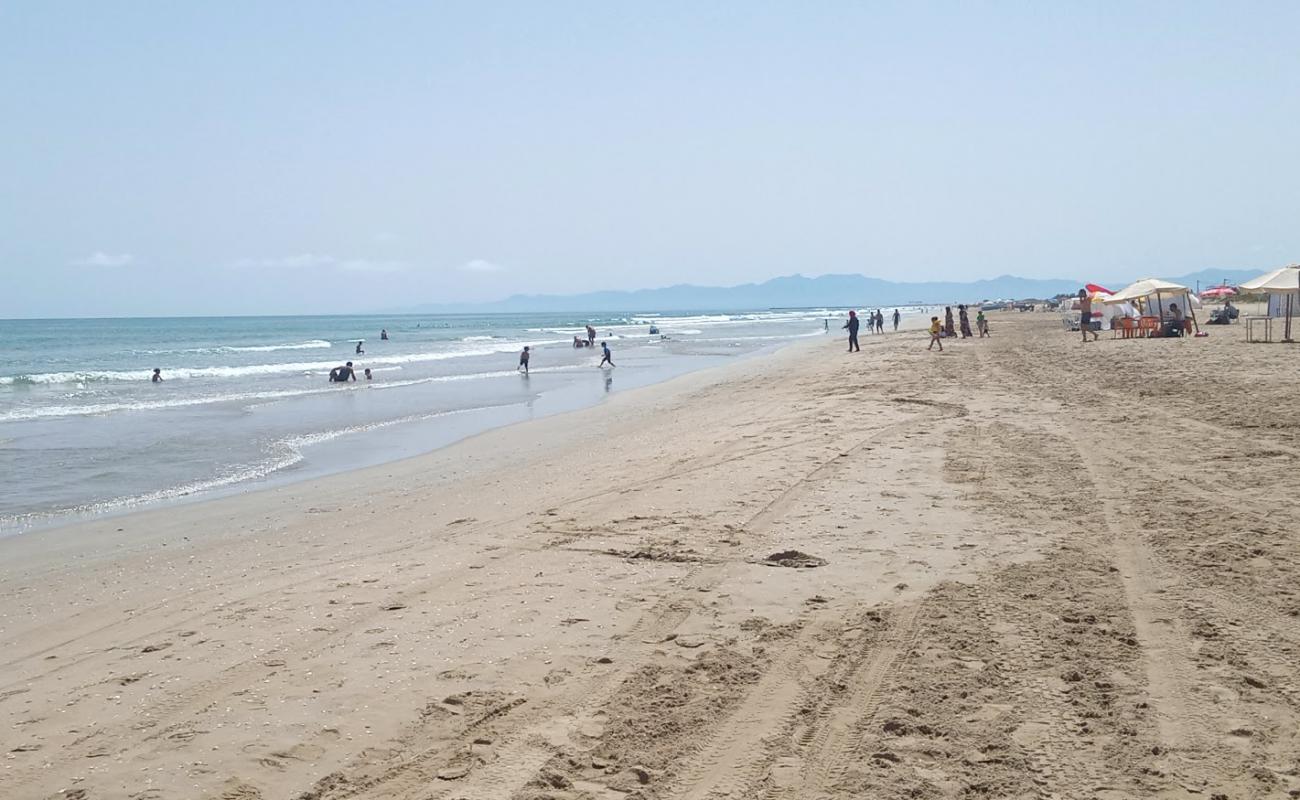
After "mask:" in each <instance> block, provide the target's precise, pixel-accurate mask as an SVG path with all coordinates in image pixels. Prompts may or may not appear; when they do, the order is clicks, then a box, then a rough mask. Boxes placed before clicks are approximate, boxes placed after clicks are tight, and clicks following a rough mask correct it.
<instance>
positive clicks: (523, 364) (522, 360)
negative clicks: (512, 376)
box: [519, 345, 530, 375]
mask: <svg viewBox="0 0 1300 800" xmlns="http://www.w3.org/2000/svg"><path fill="white" fill-rule="evenodd" d="M529 355H530V354H529V352H528V345H524V349H523V350H522V351H521V352H520V353H519V371H520V372H522V373H524V374H525V375H527V374H528V358H529Z"/></svg>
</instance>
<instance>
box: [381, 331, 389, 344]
mask: <svg viewBox="0 0 1300 800" xmlns="http://www.w3.org/2000/svg"><path fill="white" fill-rule="evenodd" d="M379 340H380V341H381V342H386V341H388V329H387V328H380V329H379Z"/></svg>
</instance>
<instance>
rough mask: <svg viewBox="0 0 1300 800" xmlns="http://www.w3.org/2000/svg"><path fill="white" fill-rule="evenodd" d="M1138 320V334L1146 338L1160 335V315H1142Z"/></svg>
mask: <svg viewBox="0 0 1300 800" xmlns="http://www.w3.org/2000/svg"><path fill="white" fill-rule="evenodd" d="M1137 322H1138V325H1137V329H1138V336H1141V337H1142V338H1144V339H1149V338H1151V337H1152V336H1157V335H1159V333H1160V318H1159V317H1141V318H1139V319H1138V321H1137Z"/></svg>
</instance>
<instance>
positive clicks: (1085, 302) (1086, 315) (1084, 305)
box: [1079, 289, 1101, 342]
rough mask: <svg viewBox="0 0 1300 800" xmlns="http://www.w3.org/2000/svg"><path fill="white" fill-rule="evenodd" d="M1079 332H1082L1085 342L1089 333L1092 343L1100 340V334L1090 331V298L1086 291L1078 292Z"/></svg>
mask: <svg viewBox="0 0 1300 800" xmlns="http://www.w3.org/2000/svg"><path fill="white" fill-rule="evenodd" d="M1079 330H1081V331H1083V340H1084V341H1085V342H1086V341H1088V334H1090V333H1091V334H1092V340H1093V341H1094V342H1095V341H1097V340H1098V339H1100V338H1101V334H1100V333H1097V332H1096V331H1094V330H1093V329H1092V296H1091V295H1089V294H1088V290H1087V289H1080V290H1079Z"/></svg>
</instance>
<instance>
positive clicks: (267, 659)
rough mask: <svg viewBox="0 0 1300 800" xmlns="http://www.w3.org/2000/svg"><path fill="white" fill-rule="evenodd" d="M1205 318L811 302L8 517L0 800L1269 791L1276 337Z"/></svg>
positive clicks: (1292, 526) (1280, 404)
mask: <svg viewBox="0 0 1300 800" xmlns="http://www.w3.org/2000/svg"><path fill="white" fill-rule="evenodd" d="M1211 330H1212V334H1213V335H1212V336H1211V337H1210V338H1208V339H1203V340H1166V341H1112V340H1110V339H1107V338H1103V340H1102V341H1100V342H1098V343H1095V344H1089V345H1086V346H1084V345H1082V344H1080V343H1079V341H1078V338H1077V336H1078V334H1067V333H1064V332H1062V331H1061V329H1060V325H1059V322H1058V321H1057V318H1056V316H1055V315H1046V314H1006V315H995V316H994V317H993V338H992V339H989V340H984V341H976V340H972V341H967V342H953V343H950V344H949V346H948V349H947V351H946V352H945V353H944V354H943V355H938V354H936V353H927V352H926V351H925V337H924V335H923V334H916V333H909V334H900V335H898V336H893V335H890V336H885V337H879V338H875V337H870V336H864V337H863V348H862V352H861V354H858V355H853V356H850V355H848V354H846V353H844V352H842V348H843V343H842V341H841V340H840V339H839V337H835V338H834V340H833V341H832V339H831V338H829V337H828V338H827V339H824V340H818V341H815V342H811V343H806V344H802V345H798V346H795V347H792V348H789V349H787V350H784V351H782V352H781V353H778V354H776V355H774V356H771V357H768V358H765V359H752V360H747V361H743V362H738V363H736V364H734V365H731V366H728V367H725V368H722V369H720V370H714V371H711V372H707V373H699V374H695V375H690V376H687V377H685V378H681V379H678V380H675V381H673V382H670V383H668V384H664V385H660V386H656V387H651V388H649V389H646V390H641V391H636V392H629V393H626V394H622V395H614V396H613V397H611V398H610V400H609V402H607V403H605V404H603V405H601V406H600V407H598V408H595V409H591V410H587V411H584V412H581V413H578V414H571V415H566V416H560V417H553V418H548V419H542V420H537V421H533V422H529V423H526V424H523V425H518V426H514V427H510V428H505V429H501V430H497V431H493V432H490V433H488V434H485V435H482V436H478V437H476V438H474V439H472V440H470V441H467V442H463V443H461V444H459V445H456V446H454V447H450V448H447V449H445V450H442V451H439V452H436V453H433V454H430V455H427V456H424V457H421V458H418V459H413V460H410V461H405V462H400V463H397V464H393V465H388V466H385V467H381V468H377V469H372V470H367V471H364V472H358V473H353V474H349V475H344V476H338V477H335V478H331V479H326V480H320V481H315V482H311V483H306V484H300V485H295V486H291V487H288V488H284V489H280V490H275V491H265V492H259V493H253V494H249V495H246V496H242V497H236V498H231V499H223V500H218V501H212V502H206V503H197V504H192V505H188V506H183V507H179V508H173V509H166V510H158V511H149V512H144V513H138V514H134V515H131V516H126V517H119V518H116V519H110V520H104V521H99V522H95V523H92V524H84V525H79V526H76V527H70V528H65V529H63V530H56V531H51V532H47V533H41V534H36V535H28V536H21V537H15V538H11V539H9V540H6V541H3V542H0V563H2V566H0V645H2V649H0V664H2V665H3V668H2V670H0V723H2V725H3V727H2V728H0V731H3V754H4V755H3V761H2V762H0V798H4V800H26V799H27V798H35V799H37V800H44V799H45V798H56V797H62V798H68V799H70V800H76V799H77V798H80V800H110V799H116V798H132V799H133V800H155V799H158V800H171V799H172V798H222V799H223V800H257V799H259V798H261V799H263V800H279V799H280V798H285V799H286V800H295V799H296V800H344V798H348V800H379V798H393V799H394V800H398V799H400V800H435V799H440V798H446V799H448V800H450V799H452V798H465V799H466V800H506V798H533V799H537V798H569V799H577V798H600V799H601V800H622V799H624V798H663V799H665V800H666V799H667V798H673V800H706V798H723V797H727V798H859V797H861V798H1007V797H1010V798H1036V797H1060V798H1090V797H1098V798H1130V797H1131V798H1146V797H1161V798H1164V797H1189V798H1202V799H1203V800H1214V799H1215V798H1232V799H1233V800H1237V799H1238V798H1255V797H1286V796H1288V794H1291V795H1296V794H1297V793H1298V792H1300V772H1298V770H1300V742H1298V741H1297V735H1298V734H1297V720H1298V719H1300V680H1297V670H1298V667H1297V665H1298V664H1300V659H1298V656H1300V649H1298V648H1300V624H1298V619H1297V614H1300V594H1298V592H1300V582H1298V580H1297V579H1298V578H1300V539H1298V532H1300V504H1297V502H1296V497H1297V494H1298V493H1300V486H1297V477H1300V476H1298V474H1297V472H1298V471H1297V465H1298V464H1300V458H1298V457H1300V435H1298V432H1300V403H1297V398H1298V397H1300V369H1297V367H1300V349H1295V348H1292V347H1289V346H1286V345H1247V344H1245V343H1244V342H1243V341H1242V331H1241V329H1240V328H1238V327H1233V328H1231V329H1224V328H1215V329H1211ZM782 551H798V554H795V555H793V556H791V557H790V558H786V559H779V560H778V561H777V562H772V561H770V560H765V559H767V558H768V557H769V556H771V555H772V554H777V553H781V552H782ZM799 554H803V555H799ZM805 556H806V557H805ZM799 563H803V564H806V566H802V567H800V566H796V565H797V564H799Z"/></svg>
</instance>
